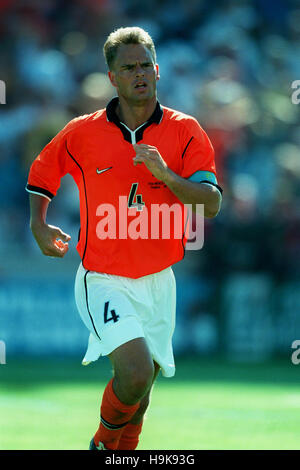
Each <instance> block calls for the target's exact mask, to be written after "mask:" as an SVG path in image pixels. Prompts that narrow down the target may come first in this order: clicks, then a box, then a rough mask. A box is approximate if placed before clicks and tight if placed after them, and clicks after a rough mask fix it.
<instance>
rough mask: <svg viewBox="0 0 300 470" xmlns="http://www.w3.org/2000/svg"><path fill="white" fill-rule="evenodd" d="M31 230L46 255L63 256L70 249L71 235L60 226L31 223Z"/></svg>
mask: <svg viewBox="0 0 300 470" xmlns="http://www.w3.org/2000/svg"><path fill="white" fill-rule="evenodd" d="M30 228H31V231H32V233H33V236H34V238H35V240H36V242H37V244H38V246H39V247H40V250H41V252H42V253H43V254H44V255H45V256H52V257H56V258H63V257H64V256H65V254H66V253H67V251H68V249H69V244H68V241H69V240H71V237H70V235H68V234H66V233H64V232H63V231H62V230H61V229H60V228H59V227H54V226H53V225H48V224H45V223H39V224H31V227H30Z"/></svg>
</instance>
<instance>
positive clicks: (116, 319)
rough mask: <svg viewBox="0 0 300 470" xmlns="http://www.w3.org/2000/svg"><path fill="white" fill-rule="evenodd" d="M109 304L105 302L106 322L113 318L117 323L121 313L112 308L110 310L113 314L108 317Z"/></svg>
mask: <svg viewBox="0 0 300 470" xmlns="http://www.w3.org/2000/svg"><path fill="white" fill-rule="evenodd" d="M108 305H109V302H105V305H104V323H107V322H109V321H111V320H113V321H114V323H116V322H117V321H118V320H119V318H120V315H117V314H116V311H115V310H111V311H110V314H111V316H110V317H108Z"/></svg>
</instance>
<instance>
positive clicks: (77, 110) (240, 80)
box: [0, 0, 300, 325]
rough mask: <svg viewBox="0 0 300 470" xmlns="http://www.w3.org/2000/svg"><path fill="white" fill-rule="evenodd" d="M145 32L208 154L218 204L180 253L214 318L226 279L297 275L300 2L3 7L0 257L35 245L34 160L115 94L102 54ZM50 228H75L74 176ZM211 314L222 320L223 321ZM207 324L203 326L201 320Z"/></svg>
mask: <svg viewBox="0 0 300 470" xmlns="http://www.w3.org/2000/svg"><path fill="white" fill-rule="evenodd" d="M133 25H137V26H141V27H142V28H144V29H146V30H147V31H148V32H149V33H150V35H151V36H152V37H153V39H154V41H155V44H156V51H157V60H158V64H159V66H160V74H161V79H160V81H159V83H158V98H159V100H160V102H161V103H162V104H163V105H165V106H169V107H171V108H175V109H178V110H180V111H183V112H185V113H188V114H191V115H193V116H195V117H196V118H197V119H198V121H199V122H200V124H201V125H202V127H203V128H204V129H205V131H206V132H207V134H208V136H209V137H210V139H211V141H212V143H213V146H214V148H215V153H216V165H217V170H218V181H219V184H220V185H221V186H222V187H223V189H224V195H223V207H222V211H221V213H220V214H219V215H218V216H217V218H216V219H214V220H207V221H206V229H205V230H206V231H205V245H204V249H203V250H201V251H200V252H199V253H196V252H190V253H189V254H188V258H187V259H188V268H189V269H190V274H191V273H192V275H193V276H194V277H195V276H196V277H197V276H198V279H200V280H202V283H201V286H202V288H201V289H200V291H201V292H202V294H203V295H202V294H201V295H202V297H201V299H200V298H199V297H198V298H197V302H198V303H197V307H196V310H197V311H198V310H202V311H203V309H204V310H205V311H210V312H213V311H214V308H215V310H217V308H216V307H214V301H215V299H216V298H218V293H219V292H220V289H222V286H223V285H224V282H225V281H226V280H227V279H228V277H229V276H231V277H232V276H233V275H234V274H235V273H237V274H239V275H244V274H251V273H255V274H256V275H257V274H262V275H264V276H267V278H268V279H271V281H272V283H273V284H274V285H275V286H280V285H282V284H284V283H285V282H290V281H291V282H296V283H297V281H298V279H299V277H300V182H299V176H300V158H299V145H300V122H299V106H300V105H299V106H297V105H295V104H292V100H291V94H292V91H293V90H292V88H291V84H292V82H293V81H294V80H297V79H300V60H299V57H300V4H299V2H298V1H297V0H294V1H291V0H288V1H285V0H274V1H271V0H227V1H225V0H224V1H213V2H207V1H205V0H178V1H175V2H174V1H173V0H172V1H171V0H143V1H139V0H73V1H71V0H61V1H59V0H43V1H38V0H28V1H25V0H24V1H22V0H18V1H16V0H1V2H0V63H1V68H0V79H1V80H3V81H4V82H5V83H6V105H1V108H0V253H1V257H2V260H3V259H4V260H5V254H6V253H8V252H10V251H14V252H15V253H22V252H24V250H26V253H28V252H29V253H30V250H34V249H35V245H34V240H33V238H32V236H31V233H30V232H29V229H28V217H29V210H28V197H27V193H25V190H24V188H25V185H26V182H27V175H28V170H29V167H30V165H31V163H32V161H33V159H34V158H35V157H36V156H37V154H38V153H39V151H40V150H41V149H42V148H43V147H44V146H45V145H46V144H47V143H48V142H49V140H50V139H51V138H52V137H53V136H54V135H55V134H56V133H57V132H58V131H59V130H60V129H61V128H62V127H63V126H64V125H65V124H66V123H67V122H68V121H69V120H70V119H72V118H73V117H75V116H78V115H82V114H87V113H91V112H93V111H95V110H97V109H100V108H103V107H105V106H106V104H107V102H108V101H109V100H110V99H111V98H112V97H113V96H114V95H115V92H114V89H113V88H112V87H111V85H110V83H109V81H108V78H107V67H106V64H105V61H104V58H103V54H102V47H103V44H104V42H105V40H106V37H107V35H108V34H109V33H110V32H111V31H112V30H114V29H116V28H118V27H120V26H133ZM52 204H53V208H51V210H52V213H51V214H52V221H51V222H52V223H53V224H55V225H59V226H61V228H62V229H63V230H64V231H66V232H69V233H71V234H72V235H73V234H74V236H73V238H74V239H75V240H76V237H77V232H78V228H79V212H78V195H77V188H76V187H75V185H73V184H72V181H71V180H68V179H66V181H63V183H62V189H61V190H60V191H59V194H58V196H57V198H55V199H54V201H53V202H52ZM219 314H220V313H219ZM206 325H208V323H207V324H206Z"/></svg>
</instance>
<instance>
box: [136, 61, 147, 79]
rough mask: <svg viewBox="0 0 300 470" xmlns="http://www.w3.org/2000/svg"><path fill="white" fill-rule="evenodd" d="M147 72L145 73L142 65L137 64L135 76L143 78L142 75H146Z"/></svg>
mask: <svg viewBox="0 0 300 470" xmlns="http://www.w3.org/2000/svg"><path fill="white" fill-rule="evenodd" d="M144 74H145V72H144V69H143V67H142V66H141V65H139V64H137V66H136V68H135V75H136V76H137V77H139V76H141V75H144Z"/></svg>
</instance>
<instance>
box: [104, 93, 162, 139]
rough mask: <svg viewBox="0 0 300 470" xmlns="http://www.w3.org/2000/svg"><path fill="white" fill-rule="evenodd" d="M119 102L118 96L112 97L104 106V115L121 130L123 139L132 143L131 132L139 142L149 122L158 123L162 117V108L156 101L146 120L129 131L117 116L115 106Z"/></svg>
mask: <svg viewBox="0 0 300 470" xmlns="http://www.w3.org/2000/svg"><path fill="white" fill-rule="evenodd" d="M118 103H119V98H118V97H117V96H116V97H115V98H113V99H112V100H111V101H110V102H109V103H108V105H107V107H106V116H107V120H108V121H109V122H113V123H114V124H115V125H116V126H118V128H119V129H120V130H121V132H122V134H123V137H124V139H125V140H126V141H127V142H130V143H131V144H132V134H135V140H136V142H139V141H140V140H142V138H143V134H144V130H145V129H147V127H149V126H150V125H151V124H159V123H160V122H161V120H162V117H163V113H164V112H163V109H162V107H161V105H160V103H159V101H157V103H156V107H155V110H154V112H153V114H152V116H151V117H150V119H149V120H148V121H146V122H145V123H144V124H142V126H140V127H138V128H137V129H136V130H135V131H131V132H130V130H129V129H128V128H127V127H126V126H125V124H123V123H122V122H121V121H120V119H119V118H118V116H117V113H116V107H117V105H118Z"/></svg>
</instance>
